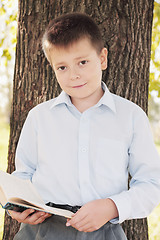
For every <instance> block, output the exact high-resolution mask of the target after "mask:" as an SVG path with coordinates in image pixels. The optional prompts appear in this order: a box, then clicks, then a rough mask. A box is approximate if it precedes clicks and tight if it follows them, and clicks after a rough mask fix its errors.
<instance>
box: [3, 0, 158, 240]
mask: <svg viewBox="0 0 160 240" xmlns="http://www.w3.org/2000/svg"><path fill="white" fill-rule="evenodd" d="M75 11H77V12H85V13H87V14H89V15H90V16H92V17H93V18H94V19H95V20H96V22H97V23H98V25H99V27H100V28H101V30H102V34H103V38H104V40H105V43H106V46H107V47H108V50H109V56H108V69H107V70H106V72H105V73H104V75H103V80H104V81H105V82H106V83H107V85H108V87H109V89H110V90H111V91H112V92H113V93H116V94H118V95H121V96H122V97H125V98H127V99H129V100H131V101H133V102H135V103H137V104H138V105H139V106H141V107H142V108H143V109H144V111H146V112H147V104H148V82H149V64H150V51H151V29H152V18H153V0H134V1H133V0H127V1H126V0H115V1H112V0H108V1H106V0H101V1H100V0H87V1H80V0H76V1H75V0H62V1H55V0H50V1H40V0H21V1H19V14H18V34H17V48H16V64H15V73H14V85H13V104H12V114H11V123H10V142H9V153H8V172H9V173H11V172H13V170H14V157H15V150H16V146H17V142H18V139H19V135H20V132H21V128H22V126H23V123H24V121H25V119H26V116H27V114H28V111H29V110H30V109H31V108H33V107H34V106H35V105H37V104H38V103H40V102H43V101H45V100H48V99H50V98H53V97H55V96H57V95H58V94H59V93H60V87H59V85H58V84H57V82H56V80H55V76H54V74H53V71H52V69H51V67H50V66H49V63H48V62H47V60H46V59H45V57H44V54H43V52H42V49H41V38H42V35H43V33H44V30H45V27H46V26H47V25H48V22H49V20H50V19H52V18H54V17H56V16H58V15H61V14H62V13H69V12H75ZM18 228H19V224H17V222H15V221H14V220H12V219H11V218H10V217H9V216H6V217H5V228H4V235H3V239H6V240H8V239H13V236H14V235H15V233H16V232H17V231H18ZM123 228H124V230H125V232H126V234H127V237H128V239H129V240H133V239H139V240H147V239H148V229H147V220H146V219H141V220H132V221H126V222H125V223H124V224H123Z"/></svg>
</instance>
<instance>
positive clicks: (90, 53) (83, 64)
mask: <svg viewBox="0 0 160 240" xmlns="http://www.w3.org/2000/svg"><path fill="white" fill-rule="evenodd" d="M50 60H51V65H52V67H53V70H54V72H55V74H56V78H57V81H58V83H59V84H60V86H61V88H62V89H63V90H64V91H65V92H66V93H67V94H68V95H69V96H70V97H71V101H72V102H73V104H74V102H75V101H82V100H85V101H90V102H91V101H92V102H93V104H96V103H97V102H98V101H99V99H98V98H100V97H101V96H102V95H103V91H102V89H101V78H102V70H104V69H106V68H107V49H106V48H103V49H102V51H101V53H100V54H98V53H97V50H96V49H95V48H94V47H93V46H92V44H91V42H90V40H89V39H88V38H83V39H80V40H78V41H77V42H75V43H73V44H71V45H70V46H69V47H66V48H65V47H57V46H53V48H52V49H51V50H50ZM100 95H101V96H100ZM97 96H99V97H98V98H97ZM92 102H91V105H92Z"/></svg>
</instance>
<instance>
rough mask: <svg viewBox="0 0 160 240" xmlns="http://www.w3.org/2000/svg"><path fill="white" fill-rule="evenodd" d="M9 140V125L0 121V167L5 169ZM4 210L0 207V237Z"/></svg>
mask: <svg viewBox="0 0 160 240" xmlns="http://www.w3.org/2000/svg"><path fill="white" fill-rule="evenodd" d="M8 140H9V125H8V124H7V123H4V122H1V121H0V169H1V170H3V171H6V169H7V153H8ZM4 212H5V211H4V210H3V209H2V208H1V207H0V239H2V234H3V222H4Z"/></svg>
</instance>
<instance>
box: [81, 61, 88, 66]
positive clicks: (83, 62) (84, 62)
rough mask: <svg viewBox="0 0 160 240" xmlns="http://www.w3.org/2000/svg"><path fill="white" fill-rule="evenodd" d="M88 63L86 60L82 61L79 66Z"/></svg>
mask: <svg viewBox="0 0 160 240" xmlns="http://www.w3.org/2000/svg"><path fill="white" fill-rule="evenodd" d="M87 62H88V61H87V60H83V61H81V62H80V65H85V64H86V63H87Z"/></svg>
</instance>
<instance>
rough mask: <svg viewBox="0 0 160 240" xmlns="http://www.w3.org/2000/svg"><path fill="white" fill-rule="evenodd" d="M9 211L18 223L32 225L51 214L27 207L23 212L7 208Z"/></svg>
mask: <svg viewBox="0 0 160 240" xmlns="http://www.w3.org/2000/svg"><path fill="white" fill-rule="evenodd" d="M34 212H35V213H34ZM9 213H10V215H11V217H12V218H13V219H15V220H17V221H18V222H19V223H28V224H32V225H36V224H38V223H42V222H43V221H44V220H45V219H46V218H48V217H50V216H51V214H49V213H45V212H41V211H35V210H34V209H27V210H25V211H23V212H15V211H11V210H9ZM30 214H32V215H30ZM29 215H30V216H29Z"/></svg>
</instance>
